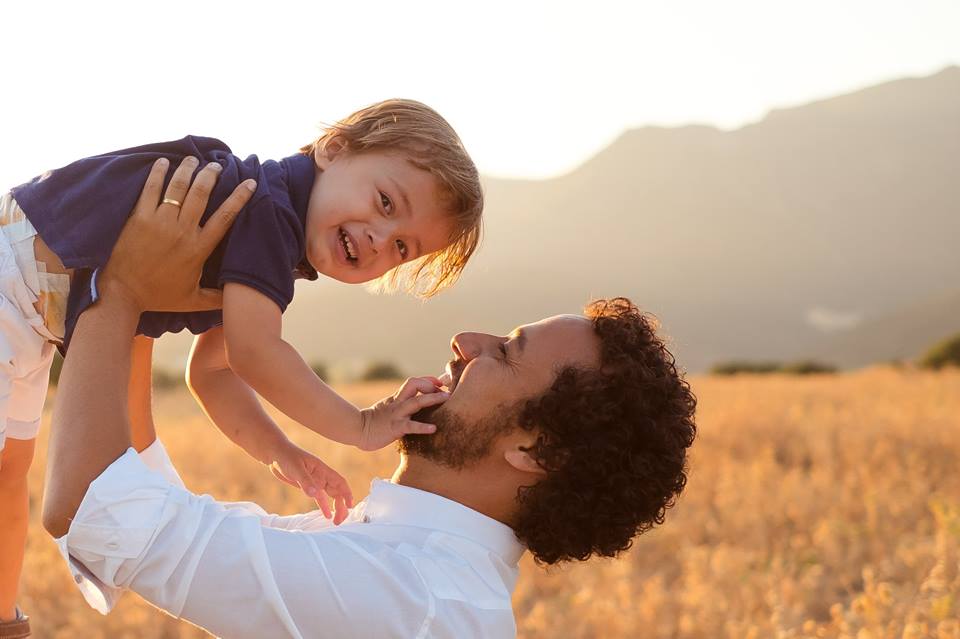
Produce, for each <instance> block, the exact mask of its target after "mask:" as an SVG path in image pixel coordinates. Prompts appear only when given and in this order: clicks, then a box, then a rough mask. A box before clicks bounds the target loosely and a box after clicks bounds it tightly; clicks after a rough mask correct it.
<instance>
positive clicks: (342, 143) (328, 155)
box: [313, 135, 347, 171]
mask: <svg viewBox="0 0 960 639" xmlns="http://www.w3.org/2000/svg"><path fill="white" fill-rule="evenodd" d="M346 148H347V141H346V140H344V139H343V137H341V136H339V135H335V136H333V137H332V138H330V139H329V140H327V141H326V143H325V144H324V145H323V146H322V147H321V146H320V145H317V147H316V148H315V149H314V150H313V161H314V162H316V164H317V168H319V169H320V170H321V171H326V170H327V169H328V168H329V167H330V165H331V164H333V160H334V158H336V157H337V156H338V155H340V154H341V153H343V152H344V151H345V150H346Z"/></svg>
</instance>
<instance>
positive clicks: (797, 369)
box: [710, 359, 837, 375]
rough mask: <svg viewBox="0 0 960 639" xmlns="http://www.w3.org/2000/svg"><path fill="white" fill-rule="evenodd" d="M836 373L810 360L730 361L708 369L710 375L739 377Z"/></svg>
mask: <svg viewBox="0 0 960 639" xmlns="http://www.w3.org/2000/svg"><path fill="white" fill-rule="evenodd" d="M836 372H837V368H836V366H833V365H831V364H824V363H823V362H818V361H816V360H812V359H804V360H799V361H796V362H787V363H782V362H752V361H749V360H732V361H729V362H721V363H719V364H715V365H714V366H713V367H712V368H711V369H710V374H711V375H739V374H741V373H745V374H749V375H767V374H770V373H783V374H785V375H817V374H825V373H836Z"/></svg>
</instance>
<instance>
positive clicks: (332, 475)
mask: <svg viewBox="0 0 960 639" xmlns="http://www.w3.org/2000/svg"><path fill="white" fill-rule="evenodd" d="M270 470H271V471H273V474H274V475H275V476H276V477H277V479H279V480H281V481H284V482H286V483H288V484H290V485H291V486H294V487H295V488H299V489H301V490H302V491H303V492H305V493H306V494H307V496H308V497H311V498H312V499H314V500H315V501H316V502H317V506H318V507H319V508H320V510H321V512H323V514H324V516H325V517H326V518H327V519H330V517H331V516H333V523H334V524H335V525H338V526H339V525H340V523H341V522H342V521H343V520H344V519H346V517H347V514H348V512H349V508H350V507H352V506H353V493H351V492H350V485H349V484H347V480H346V479H344V478H343V477H342V476H341V475H340V474H339V473H337V471H335V470H333V469H332V468H330V467H329V466H327V465H326V464H324V463H323V462H322V461H320V458H319V457H316V456H315V455H312V454H310V453H308V452H307V451H305V450H303V449H302V448H300V447H298V446H296V445H294V444H293V443H289V444H287V445H285V446H284V447H283V448H282V449H281V450H280V451H278V452H277V454H276V455H275V458H274V462H273V464H272V465H271V466H270ZM331 499H333V502H334V507H335V510H336V514H335V516H334V515H333V513H331V511H330V500H331Z"/></svg>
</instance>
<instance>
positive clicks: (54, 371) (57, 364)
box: [50, 351, 63, 386]
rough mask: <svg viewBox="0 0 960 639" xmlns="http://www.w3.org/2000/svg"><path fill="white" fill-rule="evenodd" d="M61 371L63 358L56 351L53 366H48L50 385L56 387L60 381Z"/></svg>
mask: <svg viewBox="0 0 960 639" xmlns="http://www.w3.org/2000/svg"><path fill="white" fill-rule="evenodd" d="M62 370H63V357H61V356H60V352H59V351H57V352H56V353H54V354H53V364H52V365H51V366H50V385H51V386H56V385H57V383H59V381H60V371H62Z"/></svg>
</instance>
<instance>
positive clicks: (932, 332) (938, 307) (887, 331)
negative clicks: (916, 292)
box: [811, 290, 960, 368]
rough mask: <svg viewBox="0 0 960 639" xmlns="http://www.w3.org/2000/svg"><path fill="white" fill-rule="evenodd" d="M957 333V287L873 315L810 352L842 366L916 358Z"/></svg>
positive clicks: (959, 310) (959, 320)
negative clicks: (881, 313) (888, 311)
mask: <svg viewBox="0 0 960 639" xmlns="http://www.w3.org/2000/svg"><path fill="white" fill-rule="evenodd" d="M956 333H960V290H957V291H952V292H950V293H941V294H938V295H933V296H930V297H927V298H925V299H923V300H920V301H918V302H915V303H913V304H909V305H907V306H905V307H903V308H900V309H897V310H895V311H892V312H890V313H887V314H884V315H881V316H879V317H876V318H872V319H870V320H868V321H865V322H863V323H862V324H861V325H860V326H858V327H856V328H855V329H853V330H850V331H843V332H840V333H838V334H837V335H835V336H834V337H832V338H830V339H826V340H824V341H823V342H822V343H821V344H818V345H817V346H815V347H814V349H813V351H812V353H811V355H812V356H813V357H815V358H817V359H821V360H825V361H830V362H833V363H835V364H837V365H839V366H843V367H847V368H850V367H859V366H866V365H868V364H872V363H875V362H883V361H893V360H904V359H906V360H912V361H915V360H916V359H917V358H918V357H919V356H920V355H922V354H923V353H924V352H926V350H927V349H928V348H930V347H931V346H933V345H934V344H935V343H937V342H939V341H940V340H942V339H945V338H947V337H950V336H952V335H954V334H956Z"/></svg>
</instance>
